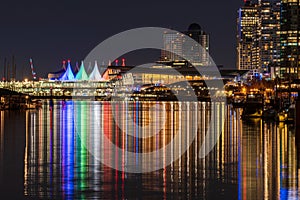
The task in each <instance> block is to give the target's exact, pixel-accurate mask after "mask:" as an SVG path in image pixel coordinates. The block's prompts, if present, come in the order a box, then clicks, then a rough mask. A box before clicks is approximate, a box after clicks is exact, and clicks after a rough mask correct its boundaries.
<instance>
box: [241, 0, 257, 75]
mask: <svg viewBox="0 0 300 200" xmlns="http://www.w3.org/2000/svg"><path fill="white" fill-rule="evenodd" d="M260 27H261V20H260V12H259V6H258V4H253V3H252V2H251V1H248V0H247V1H245V4H244V6H243V7H242V8H240V9H239V10H238V19H237V30H238V32H237V66H238V69H240V70H244V69H246V70H260V68H261V51H260V37H261V28H260Z"/></svg>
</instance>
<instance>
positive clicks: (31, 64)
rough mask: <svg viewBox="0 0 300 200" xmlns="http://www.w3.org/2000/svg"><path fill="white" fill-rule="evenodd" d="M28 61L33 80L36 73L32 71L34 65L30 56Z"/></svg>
mask: <svg viewBox="0 0 300 200" xmlns="http://www.w3.org/2000/svg"><path fill="white" fill-rule="evenodd" d="M29 62H30V68H31V74H32V78H33V80H34V81H35V80H36V73H35V71H34V66H33V62H32V58H30V59H29Z"/></svg>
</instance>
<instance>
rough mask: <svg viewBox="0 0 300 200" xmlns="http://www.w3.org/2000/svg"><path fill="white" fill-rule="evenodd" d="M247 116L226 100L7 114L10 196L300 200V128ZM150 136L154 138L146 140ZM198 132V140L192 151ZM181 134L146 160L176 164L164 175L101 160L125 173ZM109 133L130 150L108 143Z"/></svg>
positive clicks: (2, 181) (2, 131) (5, 160)
mask: <svg viewBox="0 0 300 200" xmlns="http://www.w3.org/2000/svg"><path fill="white" fill-rule="evenodd" d="M226 108H227V109H226ZM240 113H241V110H239V109H233V108H232V107H230V106H226V105H223V104H221V103H202V102H198V103H187V102H186V103H184V102H182V103H176V102H174V103H173V102H117V103H109V102H88V101H54V102H45V105H44V106H43V108H42V109H40V110H34V111H23V112H13V111H10V112H9V111H0V197H7V196H8V195H9V196H10V198H11V199H168V198H170V199H171V198H173V199H298V196H299V192H298V191H299V189H300V186H299V178H298V177H299V176H298V173H299V170H298V168H299V167H300V165H299V164H300V162H299V159H298V155H299V153H298V152H299V150H298V149H299V145H298V143H299V142H298V141H300V140H299V138H298V137H296V135H297V134H296V132H300V131H299V130H296V128H295V127H294V126H293V125H286V124H276V123H273V122H264V121H262V120H259V119H257V120H249V121H241V120H240ZM210 123H212V128H209V127H210ZM137 125H138V126H137ZM220 131H222V132H223V134H222V135H221V136H220V138H219V141H218V143H217V145H216V146H215V147H214V149H213V151H211V152H210V153H209V154H208V156H207V157H206V158H205V159H201V158H199V153H198V152H199V150H200V148H201V145H202V143H203V141H204V138H205V136H211V135H214V134H213V133H216V132H220ZM101 133H102V134H101ZM126 133H131V134H132V136H130V135H128V134H126ZM145 134H153V135H152V136H151V135H150V136H149V137H148V138H145V139H141V138H139V137H140V136H142V135H145ZM193 134H194V135H195V138H194V142H193V143H192V144H191V145H190V146H189V148H188V150H187V151H183V150H182V148H183V147H184V146H188V144H187V140H188V137H190V135H193ZM206 134H207V135H206ZM177 135H178V136H179V141H178V142H177V143H176V144H173V145H172V148H171V149H172V151H171V152H166V151H162V152H160V155H158V156H157V157H155V158H153V159H148V160H146V159H145V160H142V161H137V160H138V158H136V159H137V160H136V163H137V165H138V163H139V164H141V165H142V166H143V167H145V168H147V167H148V166H156V165H157V166H159V165H166V167H165V168H163V169H161V170H157V171H154V172H148V173H142V174H133V173H126V172H123V171H117V170H114V169H112V168H110V167H108V166H106V165H103V164H101V162H100V161H99V158H100V157H101V158H104V159H105V161H106V162H108V163H110V164H111V165H115V164H117V163H119V162H121V163H123V165H122V167H124V168H122V170H125V169H126V167H129V166H126V163H128V154H127V152H138V153H147V152H153V151H156V150H158V149H161V148H163V147H164V146H165V145H167V144H169V143H172V139H173V138H174V137H175V136H177ZM104 136H105V137H107V138H109V139H110V141H111V142H113V143H114V144H115V145H117V146H118V147H120V149H122V152H121V153H120V152H116V151H115V150H114V149H113V148H111V147H110V146H107V145H106V144H105V143H104V142H103V137H104ZM180 151H182V152H180ZM175 152H180V153H181V154H182V156H181V157H180V158H179V159H177V160H176V159H175V161H174V162H172V163H171V164H169V165H168V163H167V159H166V157H167V156H171V157H173V156H174V157H175ZM173 154H174V155H173ZM134 162H135V161H134ZM1 199H2V198H1Z"/></svg>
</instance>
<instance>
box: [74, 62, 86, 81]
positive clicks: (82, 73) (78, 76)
mask: <svg viewBox="0 0 300 200" xmlns="http://www.w3.org/2000/svg"><path fill="white" fill-rule="evenodd" d="M75 79H76V80H78V81H87V80H89V77H88V75H87V73H86V71H85V68H84V64H83V61H81V66H80V68H79V71H78V73H77V74H76V77H75Z"/></svg>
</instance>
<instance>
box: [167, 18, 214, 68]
mask: <svg viewBox="0 0 300 200" xmlns="http://www.w3.org/2000/svg"><path fill="white" fill-rule="evenodd" d="M186 35H187V36H189V37H190V38H192V39H193V40H195V41H196V43H195V42H191V41H188V40H186ZM163 40H164V49H165V50H166V51H162V55H161V57H162V61H168V62H170V61H171V62H172V61H177V60H183V58H181V57H180V56H178V55H183V56H184V57H185V58H187V59H188V61H189V62H190V63H191V64H193V65H194V66H207V65H209V35H208V34H206V33H205V32H204V31H203V30H202V28H201V27H200V25H199V24H196V23H193V24H191V25H190V26H189V27H188V30H187V31H183V32H182V33H178V32H166V33H165V34H164V36H163ZM171 52H174V53H171Z"/></svg>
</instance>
